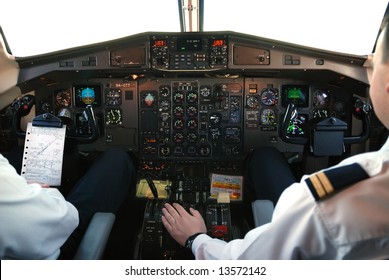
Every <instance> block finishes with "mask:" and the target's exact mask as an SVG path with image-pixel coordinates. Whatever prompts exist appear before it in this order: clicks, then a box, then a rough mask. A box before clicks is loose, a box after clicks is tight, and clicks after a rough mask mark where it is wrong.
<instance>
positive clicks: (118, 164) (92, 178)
mask: <svg viewBox="0 0 389 280" xmlns="http://www.w3.org/2000/svg"><path fill="white" fill-rule="evenodd" d="M135 177H136V174H135V167H134V165H133V162H132V160H131V158H130V156H129V154H127V153H125V152H122V151H118V150H108V151H106V152H104V153H103V154H102V155H101V156H100V158H98V159H97V161H96V162H95V163H94V164H93V165H92V166H91V167H90V169H89V170H88V171H87V173H86V174H85V175H84V176H83V177H82V178H81V179H80V180H79V181H78V182H77V184H76V185H75V186H74V187H73V189H72V190H71V191H70V193H69V194H68V195H67V196H66V200H67V201H69V202H70V203H72V204H73V205H74V206H75V207H76V208H77V210H78V212H79V220H80V222H79V226H78V227H77V228H76V229H75V230H74V232H73V233H72V234H71V236H70V237H69V238H68V240H67V241H66V242H65V244H64V245H63V246H62V247H61V255H60V259H71V258H72V257H73V256H74V254H75V252H76V250H77V248H78V245H79V243H80V242H81V239H82V237H83V235H84V233H85V231H86V229H87V227H88V225H89V223H90V221H91V219H92V217H93V215H94V214H95V213H96V212H111V213H116V212H117V211H118V209H119V208H120V206H121V205H122V203H123V201H125V199H126V198H128V197H129V196H131V195H132V194H133V192H134V191H135V180H136V179H135Z"/></svg>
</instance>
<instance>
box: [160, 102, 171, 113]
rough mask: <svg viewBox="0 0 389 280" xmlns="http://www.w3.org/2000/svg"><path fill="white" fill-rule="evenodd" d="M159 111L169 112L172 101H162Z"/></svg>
mask: <svg viewBox="0 0 389 280" xmlns="http://www.w3.org/2000/svg"><path fill="white" fill-rule="evenodd" d="M159 109H160V110H161V111H168V110H169V109H170V101H169V100H166V99H165V100H161V101H160V103H159Z"/></svg>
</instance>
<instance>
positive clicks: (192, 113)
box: [186, 105, 197, 117]
mask: <svg viewBox="0 0 389 280" xmlns="http://www.w3.org/2000/svg"><path fill="white" fill-rule="evenodd" d="M186 113H187V114H188V116H189V117H194V116H196V115H197V107H196V106H193V105H191V106H189V107H188V108H187V109H186Z"/></svg>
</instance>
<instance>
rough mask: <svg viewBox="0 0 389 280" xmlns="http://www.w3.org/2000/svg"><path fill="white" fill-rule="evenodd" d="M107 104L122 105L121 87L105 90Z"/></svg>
mask: <svg viewBox="0 0 389 280" xmlns="http://www.w3.org/2000/svg"><path fill="white" fill-rule="evenodd" d="M105 104H106V105H107V106H120V105H121V104H122V91H121V89H114V88H110V89H107V90H106V92H105Z"/></svg>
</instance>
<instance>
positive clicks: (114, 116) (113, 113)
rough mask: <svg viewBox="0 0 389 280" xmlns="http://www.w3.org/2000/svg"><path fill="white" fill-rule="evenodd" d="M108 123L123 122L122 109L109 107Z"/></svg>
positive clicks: (107, 113) (107, 112)
mask: <svg viewBox="0 0 389 280" xmlns="http://www.w3.org/2000/svg"><path fill="white" fill-rule="evenodd" d="M106 124H112V125H116V124H122V111H121V110H120V109H116V108H114V109H112V108H111V109H107V111H106Z"/></svg>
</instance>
